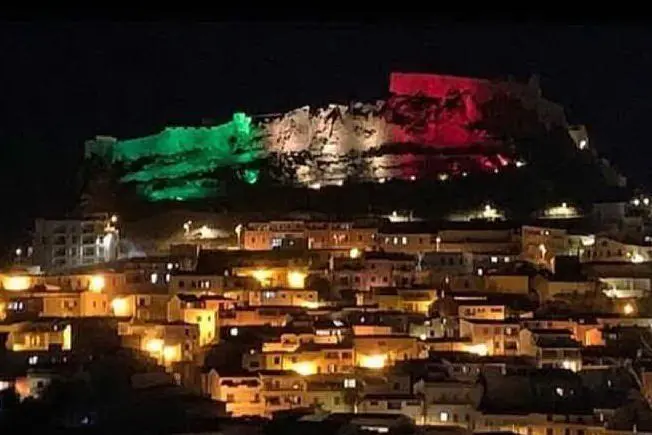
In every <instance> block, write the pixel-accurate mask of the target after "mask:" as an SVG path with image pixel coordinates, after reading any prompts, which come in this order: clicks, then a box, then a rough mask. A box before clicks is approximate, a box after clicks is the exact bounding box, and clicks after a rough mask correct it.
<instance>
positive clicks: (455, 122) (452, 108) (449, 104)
mask: <svg viewBox="0 0 652 435" xmlns="http://www.w3.org/2000/svg"><path fill="white" fill-rule="evenodd" d="M390 93H391V94H392V97H391V98H390V100H389V102H388V105H387V106H388V110H387V112H386V113H387V118H388V120H389V121H390V122H391V124H392V139H393V141H394V142H398V143H418V144H422V145H426V146H431V147H437V148H456V147H457V148H464V147H469V146H471V145H474V144H481V143H483V142H485V141H486V140H487V134H486V133H485V132H484V131H481V130H478V129H476V128H474V127H473V125H474V124H475V123H477V122H478V121H480V120H481V119H482V118H483V116H482V113H481V111H480V105H481V104H483V103H485V102H487V101H488V100H489V99H490V98H491V97H492V95H493V94H494V89H493V86H492V84H491V82H489V81H487V80H479V79H468V78H461V77H450V76H439V75H433V74H404V73H394V74H392V75H391V78H390Z"/></svg>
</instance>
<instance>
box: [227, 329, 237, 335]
mask: <svg viewBox="0 0 652 435" xmlns="http://www.w3.org/2000/svg"><path fill="white" fill-rule="evenodd" d="M229 334H230V335H231V337H236V336H237V335H238V328H231V329H230V330H229Z"/></svg>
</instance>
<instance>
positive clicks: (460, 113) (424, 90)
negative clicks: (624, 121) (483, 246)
mask: <svg viewBox="0 0 652 435" xmlns="http://www.w3.org/2000/svg"><path fill="white" fill-rule="evenodd" d="M389 90H390V94H391V96H390V98H389V99H388V100H387V101H386V102H384V101H378V102H377V103H375V104H365V103H354V104H351V105H337V104H331V105H329V106H327V107H322V108H310V107H309V106H305V107H301V108H298V109H296V110H292V111H290V112H288V113H285V114H281V115H278V116H269V117H266V118H262V119H258V120H256V121H255V122H254V121H252V119H251V118H249V117H247V116H245V115H244V114H235V115H234V117H233V120H232V121H231V122H228V123H225V124H222V125H219V126H211V127H191V128H188V127H173V128H166V129H165V130H164V131H162V132H161V133H159V134H157V135H153V136H148V137H145V138H139V139H132V140H124V141H118V142H117V143H115V144H114V145H113V147H112V150H111V152H107V149H106V148H107V147H106V145H105V144H103V145H102V147H101V149H100V146H99V144H98V147H97V152H96V154H97V155H100V154H101V156H102V157H103V158H107V155H108V154H110V155H111V157H110V158H111V160H112V162H114V163H120V164H121V165H123V166H124V167H125V169H126V173H125V175H124V176H123V177H122V181H123V182H132V183H135V184H136V187H137V189H138V190H139V191H140V192H141V193H142V194H143V195H145V196H146V197H147V198H149V199H150V200H169V199H181V200H185V199H198V198H204V197H208V196H214V195H219V194H220V190H221V188H222V187H223V185H222V183H223V181H218V179H219V177H217V176H216V173H223V172H224V170H227V171H228V170H235V171H236V173H238V175H239V177H240V179H241V180H242V181H244V182H246V183H250V184H253V183H256V182H257V181H258V180H259V172H258V169H257V165H258V163H260V162H261V161H263V160H267V161H268V162H274V163H272V165H274V164H277V165H279V167H283V168H285V171H281V173H284V174H287V175H282V176H280V177H281V178H282V179H281V180H280V181H284V182H292V183H298V184H300V185H310V186H313V187H316V186H323V185H327V184H341V183H343V182H344V181H345V180H356V181H360V180H367V181H369V180H371V181H379V182H382V181H385V180H386V179H391V178H400V179H409V180H414V179H417V178H433V179H434V178H438V179H440V180H445V179H448V178H449V177H451V176H452V177H454V176H464V175H466V174H467V173H470V172H477V171H485V172H492V171H493V172H496V171H498V170H499V168H501V167H503V166H507V165H510V164H511V162H512V159H511V157H510V156H509V155H508V154H506V153H505V152H504V150H502V148H503V147H502V144H501V143H500V141H496V140H493V139H492V138H491V137H490V135H489V134H488V133H487V132H486V131H484V130H482V129H481V128H479V127H478V126H479V122H481V121H483V120H484V119H485V118H487V117H488V116H490V117H494V118H495V117H500V116H503V117H505V116H507V115H505V114H504V113H498V114H496V113H491V114H490V115H487V114H486V113H483V110H484V107H485V106H484V105H485V104H486V103H487V102H489V101H491V100H492V98H494V97H495V96H496V95H510V96H515V97H516V98H517V99H518V100H519V101H523V105H524V106H528V108H530V109H531V110H534V111H536V112H537V113H538V114H540V115H539V116H540V117H543V118H545V122H547V123H555V122H557V123H560V122H561V123H563V122H564V120H563V111H561V112H559V110H558V106H555V105H552V104H551V103H549V102H545V101H544V102H543V103H542V99H541V98H540V95H539V92H540V91H538V87H537V86H532V84H528V85H521V84H512V83H495V82H490V81H488V80H480V79H469V78H460V77H451V76H440V75H432V74H405V73H394V74H392V75H391V78H390V89H389ZM560 113H561V114H560ZM508 117H509V116H508ZM100 151H101V153H100ZM87 154H88V150H87ZM227 178H228V177H227Z"/></svg>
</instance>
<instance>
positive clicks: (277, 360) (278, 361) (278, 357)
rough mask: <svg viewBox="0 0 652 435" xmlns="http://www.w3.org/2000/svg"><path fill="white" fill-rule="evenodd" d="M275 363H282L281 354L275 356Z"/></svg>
mask: <svg viewBox="0 0 652 435" xmlns="http://www.w3.org/2000/svg"><path fill="white" fill-rule="evenodd" d="M274 364H277V365H278V364H281V357H280V356H275V357H274Z"/></svg>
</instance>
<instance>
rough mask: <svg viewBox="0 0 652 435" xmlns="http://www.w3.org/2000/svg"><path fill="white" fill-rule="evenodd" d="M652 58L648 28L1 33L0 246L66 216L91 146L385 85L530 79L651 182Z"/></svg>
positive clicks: (112, 27) (215, 27)
mask: <svg viewBox="0 0 652 435" xmlns="http://www.w3.org/2000/svg"><path fill="white" fill-rule="evenodd" d="M651 50H652V29H649V28H648V29H645V28H644V27H640V28H637V27H593V26H572V27H571V26H566V27H558V26H549V27H546V26H543V25H529V26H517V27H510V26H508V25H506V24H504V23H503V24H500V25H495V26H492V25H483V26H481V25H465V26H453V25H451V24H447V25H437V26H435V25H433V26H423V25H419V24H404V25H394V26H390V25H382V26H380V25H379V26H371V25H354V24H346V25H335V24H331V25H324V24H294V25H292V24H278V25H273V24H256V25H249V24H229V25H225V24H195V25H192V24H187V25H178V24H170V23H168V24H106V23H105V24H97V23H94V24H59V25H55V24H45V23H38V24H8V23H5V24H3V25H2V26H0V56H1V57H2V62H1V64H0V79H1V80H0V83H1V84H2V92H1V93H0V110H1V111H2V118H1V121H0V139H1V140H2V148H1V149H2V154H1V155H0V164H1V166H0V173H1V174H2V180H0V181H1V184H0V193H2V197H3V199H4V201H3V202H2V204H3V205H4V206H5V207H4V209H3V213H2V221H0V222H2V223H3V224H4V225H3V230H2V231H0V235H1V236H4V237H2V238H0V242H1V241H3V240H6V237H7V236H6V234H11V233H13V232H15V231H18V230H20V229H28V228H29V227H30V226H31V223H32V222H31V219H32V218H33V217H34V216H35V215H38V214H40V213H44V212H46V211H50V212H55V213H59V212H63V211H64V210H65V209H66V208H67V207H68V206H69V204H70V203H71V201H73V200H74V185H75V182H76V181H75V180H76V175H77V169H78V165H79V162H80V159H81V155H82V152H83V143H84V140H85V139H87V138H90V137H92V136H94V135H95V134H108V135H115V136H117V137H120V138H124V137H130V136H138V135H145V134H149V133H152V132H155V131H156V130H158V129H160V128H161V127H163V126H165V125H166V124H181V123H191V124H196V123H198V122H200V121H201V119H202V118H214V119H216V120H218V121H221V120H225V119H226V118H227V117H230V114H231V113H233V111H235V110H244V111H246V112H248V113H265V112H278V111H284V110H288V109H291V108H295V107H298V106H301V105H305V104H323V103H327V102H347V101H349V100H351V99H369V100H373V99H382V98H384V97H386V92H387V87H388V75H389V73H390V72H391V71H424V72H439V73H446V74H458V75H466V76H484V77H489V78H492V77H501V76H502V77H505V76H507V75H509V74H511V75H514V76H515V77H518V78H523V79H526V78H527V76H528V75H529V74H530V73H533V72H535V73H539V74H540V76H541V83H542V87H543V91H544V95H545V96H547V97H549V98H550V99H552V100H554V101H557V102H559V103H562V104H563V105H564V106H565V107H566V109H567V115H568V116H569V119H570V121H571V122H574V123H585V124H587V125H588V128H589V129H590V132H591V134H592V137H591V140H592V145H593V146H595V147H597V148H598V149H599V150H601V152H603V153H604V154H605V155H606V156H607V157H609V158H610V159H611V160H612V162H614V163H616V164H617V166H618V167H620V168H621V169H623V170H624V171H625V172H626V173H627V174H628V175H629V176H630V178H633V179H635V180H637V181H640V182H644V183H648V182H650V181H652V177H650V173H649V171H648V170H647V160H648V159H649V156H650V153H649V152H648V151H647V147H648V128H647V126H648V124H649V120H648V116H649V114H650V113H651V111H650V109H651V108H652V57H651V54H650V53H651ZM0 248H4V247H2V246H1V245H0Z"/></svg>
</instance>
